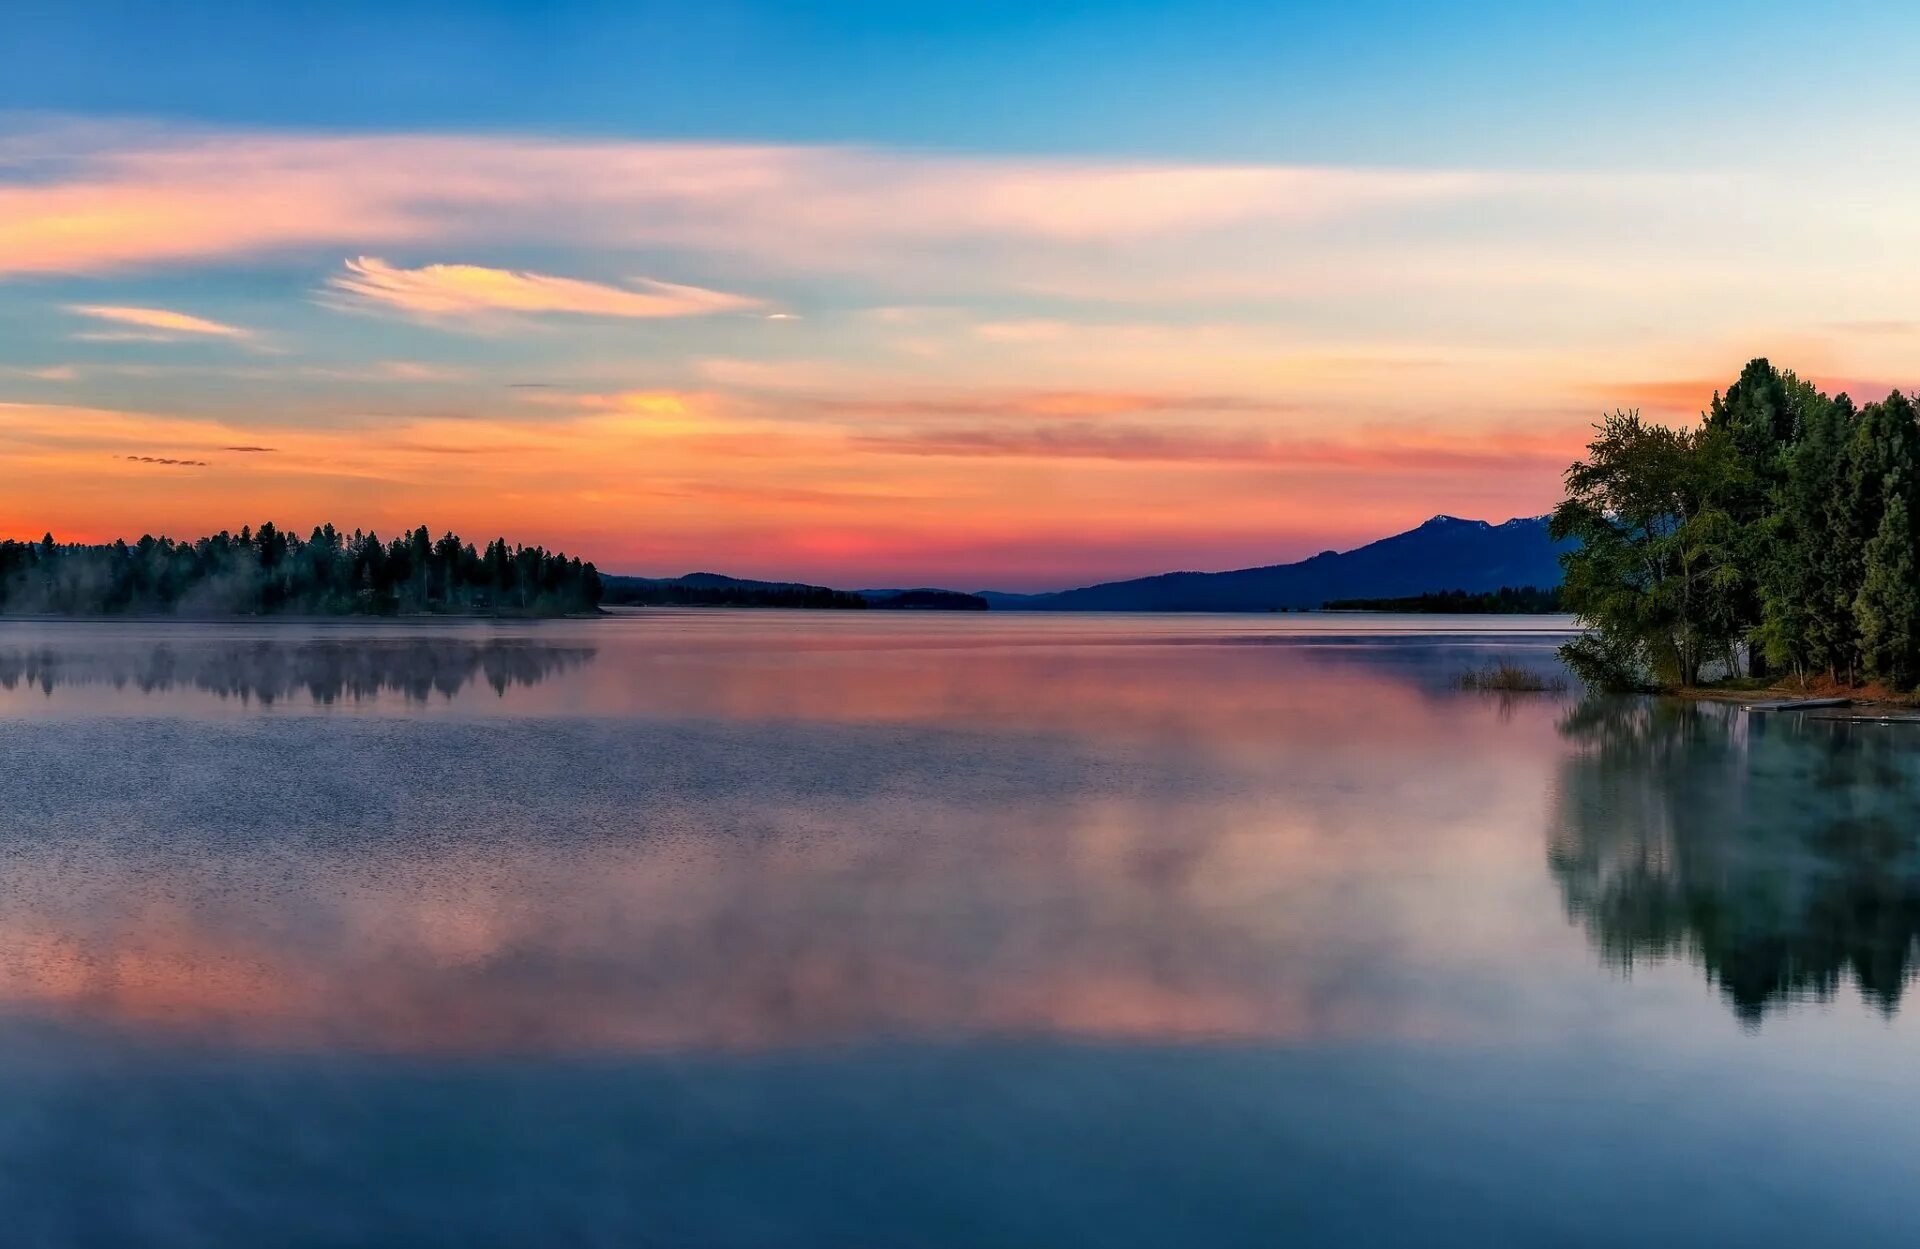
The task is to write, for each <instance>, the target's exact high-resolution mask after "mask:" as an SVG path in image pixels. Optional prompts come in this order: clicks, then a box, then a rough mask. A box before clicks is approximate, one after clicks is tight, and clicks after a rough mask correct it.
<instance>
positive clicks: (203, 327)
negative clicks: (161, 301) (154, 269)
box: [67, 304, 253, 338]
mask: <svg viewBox="0 0 1920 1249" xmlns="http://www.w3.org/2000/svg"><path fill="white" fill-rule="evenodd" d="M67 311H68V312H73V313H78V314H79V315H81V316H83V317H92V318H94V319H95V320H99V321H111V322H113V323H114V324H116V325H133V326H138V327H140V328H141V329H145V330H151V331H154V332H155V334H157V335H159V336H161V337H163V338H165V337H171V336H173V335H176V334H196V335H200V336H202V337H207V338H251V337H253V331H251V330H243V329H241V328H240V327H239V326H237V325H227V324H224V323H222V322H220V321H209V320H208V319H207V318H205V317H196V316H193V315H191V314H189V313H185V312H173V311H171V310H169V309H166V308H131V307H125V306H122V305H118V304H68V305H67Z"/></svg>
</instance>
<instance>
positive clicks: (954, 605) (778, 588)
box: [601, 572, 987, 611]
mask: <svg viewBox="0 0 1920 1249" xmlns="http://www.w3.org/2000/svg"><path fill="white" fill-rule="evenodd" d="M601 581H602V584H603V586H604V588H605V599H604V600H603V601H604V602H606V603H608V604H611V605H613V606H616V607H804V608H824V609H829V610H840V611H860V610H864V609H867V608H882V609H888V608H891V609H896V610H901V611H985V610H987V601H986V600H985V599H983V598H980V597H978V596H976V595H972V594H963V593H961V592H960V591H958V590H934V589H915V590H860V591H857V592H856V591H852V590H835V589H831V588H829V587H827V586H823V585H808V584H806V583H805V582H803V581H751V580H748V579H746V578H744V577H728V576H724V575H722V574H720V573H717V572H690V573H688V574H687V575H685V576H684V577H621V576H607V577H603V578H601Z"/></svg>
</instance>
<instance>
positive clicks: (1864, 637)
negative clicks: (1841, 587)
mask: <svg viewBox="0 0 1920 1249" xmlns="http://www.w3.org/2000/svg"><path fill="white" fill-rule="evenodd" d="M1885 493H1886V500H1887V502H1886V507H1885V509H1884V510H1883V511H1882V513H1881V516H1880V528H1879V530H1878V531H1877V532H1876V533H1875V534H1874V536H1873V540H1872V541H1870V542H1868V543H1867V547H1866V555H1865V560H1864V566H1865V575H1864V577H1863V578H1862V582H1861V586H1860V594H1859V596H1858V598H1856V599H1855V601H1854V613H1855V616H1856V617H1857V619H1858V620H1859V626H1860V650H1861V657H1862V660H1863V664H1864V667H1865V670H1866V672H1867V674H1868V675H1869V676H1873V677H1877V678H1879V679H1881V680H1883V681H1886V682H1887V683H1888V684H1890V685H1892V686H1894V687H1895V688H1897V689H1908V688H1910V687H1912V686H1913V685H1914V683H1915V681H1916V679H1920V666H1917V665H1920V582H1916V580H1915V568H1914V540H1915V532H1914V527H1913V512H1912V510H1911V509H1910V508H1909V506H1908V503H1907V495H1908V493H1909V491H1908V489H1907V483H1906V482H1905V481H1904V480H1901V479H1900V477H1899V475H1897V474H1896V475H1894V477H1893V478H1891V479H1890V480H1889V481H1888V482H1887V487H1886V491H1885Z"/></svg>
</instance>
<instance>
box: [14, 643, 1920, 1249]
mask: <svg viewBox="0 0 1920 1249" xmlns="http://www.w3.org/2000/svg"><path fill="white" fill-rule="evenodd" d="M1555 624H1556V622H1554V621H1546V622H1544V623H1542V622H1524V623H1522V624H1519V625H1516V624H1514V623H1513V622H1506V621H1488V620H1471V619H1464V620H1444V619H1437V618H1420V619H1412V618H1393V617H1364V616H1356V617H1339V618H1335V617H1287V616H1279V617H1272V616H1269V617H1255V618H1248V617H1180V618H1171V617H1145V616H1139V617H1107V618H1085V617H1023V616H997V615H989V616H984V617H981V616H953V617H949V616H937V617H928V616H912V615H892V614H885V613H872V614H870V615H826V614H787V613H758V612H755V613H745V612H743V613H724V612H719V613H692V612H690V613H667V612H659V613H645V614H638V615H630V616H623V617H619V618H615V619H608V620H602V621H585V622H564V623H559V622H556V623H551V624H541V625H514V626H497V627H496V626H490V625H485V624H472V623H421V624H412V623H400V624H325V625H297V624H275V625H231V626H204V625H201V626H188V625H164V624H162V625H156V624H134V623H118V624H111V625H108V624H47V623H32V622H12V623H6V624H0V812H4V815H3V816H0V1090H4V1091H3V1092H0V1210H4V1211H5V1222H6V1224H7V1230H6V1232H5V1235H4V1237H3V1239H4V1243H6V1244H8V1245H24V1246H68V1245H83V1246H95V1245H98V1246H113V1245H143V1246H162V1247H171V1246H226V1245H236V1246H239V1245H245V1246H256V1245H288V1246H323V1245H325V1246H335V1245H338V1246H358V1245H395V1246H441V1245H446V1246H454V1245H458V1246H506V1245H541V1246H547V1245H554V1246H566V1245H594V1246H598V1245H607V1246H616V1245H617V1246H629V1245H652V1244H658V1245H671V1246H683V1245H685V1246H704V1245H718V1246H735V1245H739V1246H747V1245H802V1246H810V1245H819V1246H862V1245H874V1246H918V1245H926V1246H947V1245H991V1246H1026V1245H1033V1246H1062V1245H1080V1244H1087V1245H1102V1246H1134V1245H1139V1246H1161V1245H1166V1246H1188V1245H1261V1246H1266V1245H1273V1244H1328V1245H1364V1244H1396V1245H1398V1244H1432V1245H1474V1246H1480V1245H1489V1244H1552V1245H1619V1244H1626V1243H1643V1244H1644V1243H1671V1244H1688V1245H1722V1244H1724V1245H1775V1244H1779V1245H1787V1244H1809V1243H1821V1244H1843V1243H1844V1244H1852V1245H1860V1244H1887V1245H1894V1244H1912V1243H1914V1242H1915V1241H1916V1239H1920V1191H1917V1190H1916V1189H1915V1187H1914V1185H1913V1184H1912V1183H1911V1177H1912V1175H1913V1170H1914V1165H1915V1163H1914V1160H1915V1158H1916V1157H1920V1049H1916V1044H1915V1042H1916V1039H1917V1038H1916V1036H1915V1028H1914V1023H1913V1020H1912V1019H1911V1017H1910V1016H1911V1011H1910V1010H1909V1009H1908V1005H1907V1003H1906V1002H1905V1001H1904V998H1905V994H1906V990H1907V989H1908V981H1909V979H1910V955H1911V952H1912V946H1913V941H1914V938H1915V935H1916V933H1920V848H1917V846H1916V841H1917V839H1920V729H1915V728H1913V727H1912V726H1881V725H1848V724H1843V723H1835V722H1828V721H1816V720H1810V719H1808V720H1801V721H1798V722H1796V721H1794V720H1791V719H1773V720H1762V719H1758V718H1752V719H1750V718H1748V717H1745V716H1743V715H1741V714H1739V713H1735V712H1729V711H1727V710H1725V709H1722V708H1715V707H1688V706H1679V705H1673V704H1660V703H1653V702H1645V701H1631V700H1623V701H1614V702H1582V701H1580V699H1579V698H1578V697H1577V696H1576V695H1562V696H1526V697H1518V698H1507V699H1501V698H1499V697H1496V696H1489V695H1481V694H1468V693H1461V692H1456V691H1454V690H1453V689H1452V688H1451V684H1450V678H1451V677H1452V675H1453V674H1454V673H1455V672H1457V671H1458V670H1460V669H1461V668H1463V667H1465V666H1467V665H1469V664H1471V663H1474V662H1476V661H1483V660H1485V659H1488V658H1493V657H1514V658H1518V659H1520V660H1521V661H1523V662H1526V663H1528V664H1531V665H1534V666H1537V667H1539V668H1541V669H1542V670H1546V669H1551V668H1552V667H1553V662H1554V661H1553V658H1552V648H1553V646H1554V645H1555V644H1556V642H1557V641H1558V640H1559V637H1558V635H1556V634H1554V633H1553V632H1551V630H1552V628H1553V627H1555Z"/></svg>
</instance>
